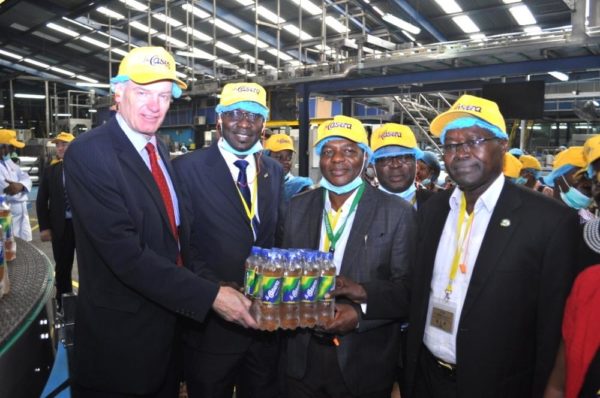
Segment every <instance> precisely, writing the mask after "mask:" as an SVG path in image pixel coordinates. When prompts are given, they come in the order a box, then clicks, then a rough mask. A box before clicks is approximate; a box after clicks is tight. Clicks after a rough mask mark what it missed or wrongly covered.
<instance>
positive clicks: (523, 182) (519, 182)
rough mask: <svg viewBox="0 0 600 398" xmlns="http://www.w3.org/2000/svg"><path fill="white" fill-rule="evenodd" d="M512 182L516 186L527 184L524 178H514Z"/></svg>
mask: <svg viewBox="0 0 600 398" xmlns="http://www.w3.org/2000/svg"><path fill="white" fill-rule="evenodd" d="M513 182H514V183H515V184H517V185H525V183H526V182H527V178H525V177H518V178H515V179H514V180H513Z"/></svg>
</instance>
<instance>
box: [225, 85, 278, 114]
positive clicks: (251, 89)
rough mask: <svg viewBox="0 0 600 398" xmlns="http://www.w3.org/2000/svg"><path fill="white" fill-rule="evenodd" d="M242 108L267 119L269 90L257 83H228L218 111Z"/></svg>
mask: <svg viewBox="0 0 600 398" xmlns="http://www.w3.org/2000/svg"><path fill="white" fill-rule="evenodd" d="M234 109H242V110H244V111H246V112H251V113H256V114H259V115H262V116H263V118H265V119H267V117H268V116H269V108H267V92H266V91H265V89H264V88H263V86H261V85H260V84H257V83H227V84H226V85H225V86H224V87H223V91H221V98H220V101H219V105H217V107H216V108H215V110H216V111H217V113H223V112H228V111H232V110H234Z"/></svg>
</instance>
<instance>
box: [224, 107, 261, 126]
mask: <svg viewBox="0 0 600 398" xmlns="http://www.w3.org/2000/svg"><path fill="white" fill-rule="evenodd" d="M223 115H224V116H225V117H227V118H229V119H231V120H234V121H236V122H239V121H241V120H242V119H244V118H245V119H246V120H247V121H249V122H250V123H254V122H262V120H263V117H262V115H259V114H258V113H251V112H244V111H242V110H239V109H234V110H232V111H227V112H223Z"/></svg>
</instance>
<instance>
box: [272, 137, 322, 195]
mask: <svg viewBox="0 0 600 398" xmlns="http://www.w3.org/2000/svg"><path fill="white" fill-rule="evenodd" d="M265 152H266V153H268V155H269V157H271V158H273V159H275V160H277V161H278V162H279V164H280V165H281V167H283V173H284V175H285V177H284V186H283V199H284V201H285V202H286V203H288V202H289V201H290V199H292V196H294V195H297V194H299V193H300V192H304V191H306V190H307V189H310V188H311V187H312V186H313V181H312V180H311V179H310V178H309V177H300V176H295V175H293V174H292V171H291V169H292V158H293V157H294V152H296V150H295V149H294V141H293V140H292V137H290V136H289V135H287V134H272V135H271V136H270V137H269V138H268V139H267V141H266V142H265Z"/></svg>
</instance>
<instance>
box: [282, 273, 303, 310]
mask: <svg viewBox="0 0 600 398" xmlns="http://www.w3.org/2000/svg"><path fill="white" fill-rule="evenodd" d="M299 299H300V277H299V276H284V277H283V286H282V287H281V302H282V303H288V304H289V303H297V302H298V300H299Z"/></svg>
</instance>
